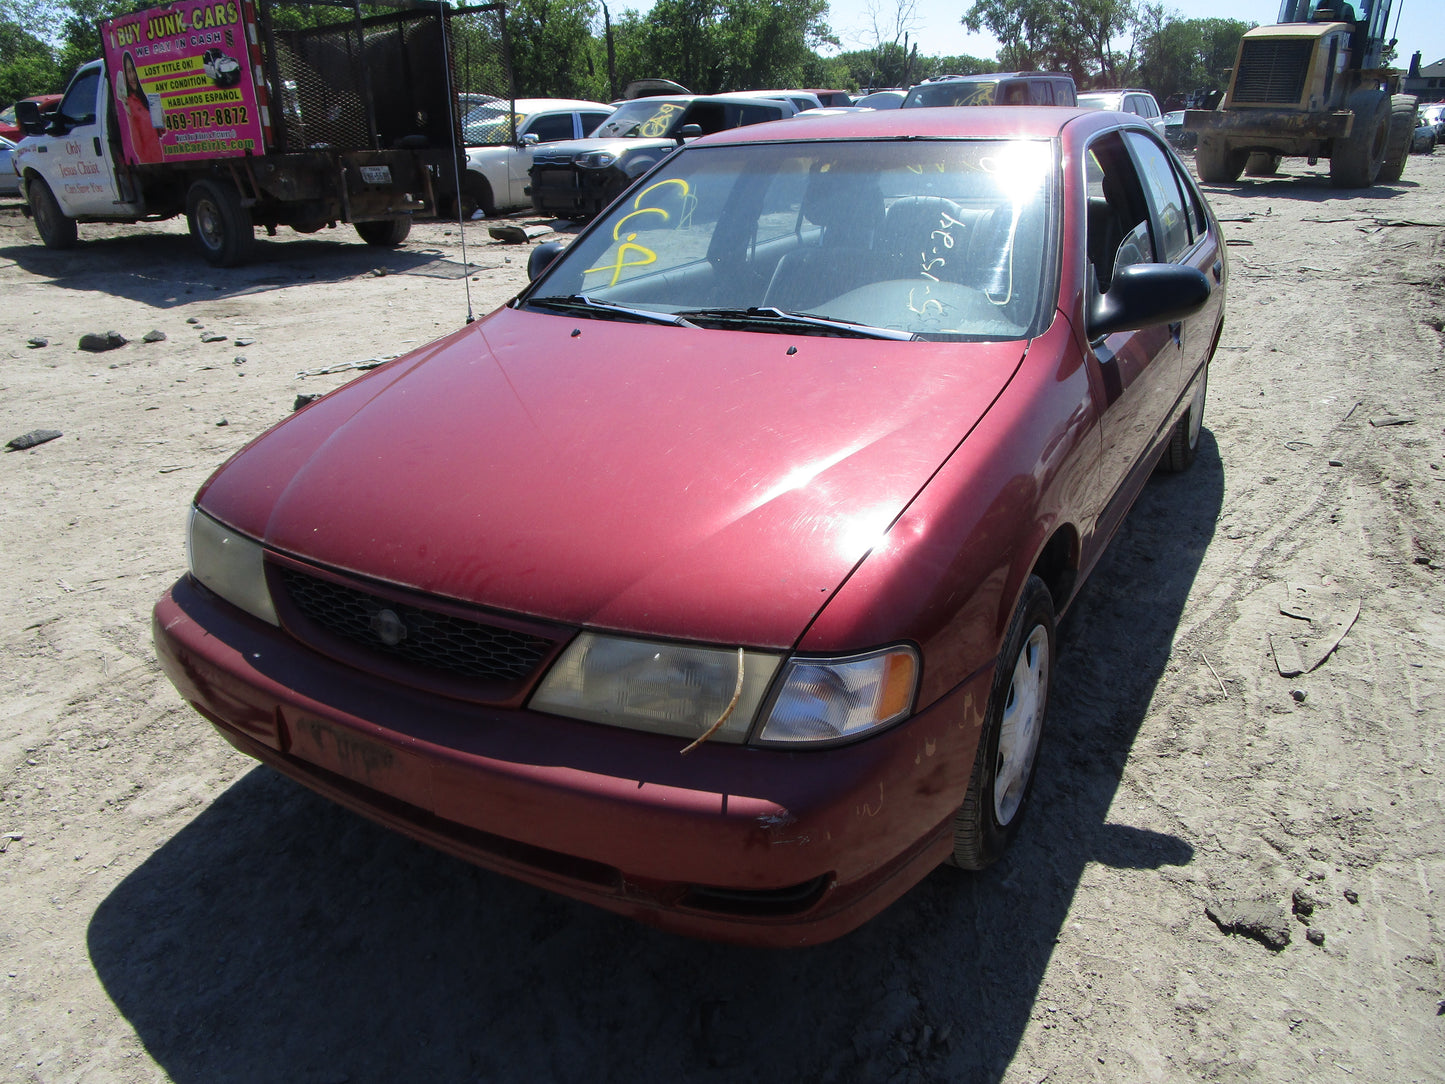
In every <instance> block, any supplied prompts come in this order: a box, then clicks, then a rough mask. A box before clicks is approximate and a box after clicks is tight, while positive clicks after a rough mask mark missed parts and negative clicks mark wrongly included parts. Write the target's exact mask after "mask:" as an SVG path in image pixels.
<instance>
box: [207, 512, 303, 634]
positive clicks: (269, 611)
mask: <svg viewBox="0 0 1445 1084" xmlns="http://www.w3.org/2000/svg"><path fill="white" fill-rule="evenodd" d="M186 563H187V564H188V565H190V569H191V575H192V576H194V577H195V578H196V579H198V580H200V581H201V582H202V583H203V584H205V585H206V586H207V587H209V588H210V589H211V590H212V591H214V592H216V594H218V595H220V596H221V597H222V598H223V599H225V600H226V601H227V602H229V603H231V604H232V605H233V606H238V607H240V608H241V609H243V610H245V611H246V612H247V613H248V614H250V615H251V616H252V617H259V618H260V619H261V620H262V621H266V622H269V623H270V624H272V625H279V624H280V623H281V622H280V621H278V620H277V618H276V608H275V607H274V606H273V605H272V604H271V593H270V592H269V591H268V590H267V589H266V572H265V569H264V568H263V567H262V560H261V544H260V543H259V542H257V541H255V540H254V539H251V538H247V537H246V536H245V535H243V534H237V533H236V532H235V531H233V530H231V529H230V528H229V527H223V526H222V525H221V524H220V523H217V522H216V521H215V520H214V519H212V518H211V517H210V516H208V515H206V514H205V513H204V512H202V511H201V510H200V509H199V508H197V507H196V506H195V505H192V506H191V520H190V523H189V525H188V527H187V530H186Z"/></svg>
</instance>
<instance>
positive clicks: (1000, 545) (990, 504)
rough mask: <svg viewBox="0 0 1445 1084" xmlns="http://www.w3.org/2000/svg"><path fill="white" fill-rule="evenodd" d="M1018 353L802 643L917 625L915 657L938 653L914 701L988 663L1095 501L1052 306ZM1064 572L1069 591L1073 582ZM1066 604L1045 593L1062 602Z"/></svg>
mask: <svg viewBox="0 0 1445 1084" xmlns="http://www.w3.org/2000/svg"><path fill="white" fill-rule="evenodd" d="M1024 350H1025V351H1026V352H1024V356H1023V357H1022V359H1021V362H1020V364H1019V366H1018V369H1017V370H1016V372H1015V374H1014V375H1013V377H1012V379H1011V380H1010V381H1009V383H1008V385H1007V386H1006V387H1005V388H1004V390H1003V392H1002V393H1001V394H1000V395H999V396H998V399H997V400H995V402H994V404H993V406H992V407H991V408H990V409H989V411H988V412H987V413H986V414H985V415H984V416H983V418H981V419H980V421H979V423H978V424H977V425H976V426H975V427H974V429H973V430H972V431H971V432H970V433H969V434H968V435H967V436H965V437H964V439H963V441H962V442H961V443H960V444H959V445H958V447H957V448H956V449H955V450H954V452H953V453H952V454H951V455H950V456H949V458H948V459H947V461H946V462H944V463H943V464H942V465H941V466H940V467H939V469H938V471H937V472H936V473H935V474H934V476H933V477H932V479H930V481H929V482H928V484H927V485H926V486H925V487H924V488H923V489H922V490H921V491H920V492H919V493H918V494H917V495H916V496H915V497H914V499H913V500H912V501H911V502H910V504H909V505H908V507H907V508H905V509H904V511H903V513H902V514H901V515H900V516H899V517H898V519H897V520H895V522H894V523H893V524H892V526H891V527H890V529H889V530H888V532H887V534H886V536H885V537H884V538H883V539H881V540H880V542H879V544H878V545H876V546H875V547H874V548H873V550H871V551H870V553H869V554H868V555H867V556H866V557H865V558H864V559H863V560H862V561H861V562H860V563H859V565H858V566H857V567H856V568H855V569H854V570H853V572H852V573H851V574H850V575H849V576H848V577H847V579H846V580H845V581H844V583H843V584H842V585H841V586H840V587H839V588H838V589H837V590H836V591H835V592H834V593H833V594H832V596H831V597H830V598H829V599H828V601H827V603H826V604H825V605H824V606H823V607H822V609H821V611H820V612H819V614H818V616H817V618H815V620H814V622H813V624H812V625H811V626H810V628H809V629H808V631H807V633H806V634H805V635H804V636H803V638H802V639H801V641H800V642H799V644H798V649H799V650H800V651H803V652H807V651H810V650H822V649H823V646H824V645H830V646H831V648H832V649H834V650H836V649H837V647H838V645H845V646H846V647H847V648H850V649H852V648H856V649H857V650H864V649H867V648H870V647H876V646H877V645H879V644H885V643H889V642H896V641H897V640H898V639H900V630H901V629H904V628H917V629H922V630H925V631H924V635H923V637H922V641H923V642H921V643H920V646H921V647H922V648H923V653H924V657H925V658H928V659H930V660H943V662H942V664H941V665H932V666H931V667H930V669H929V670H928V671H927V672H925V673H924V675H923V678H922V683H921V686H920V690H919V697H918V707H919V708H920V709H921V708H923V707H925V706H926V705H928V704H930V703H932V702H933V701H935V700H937V699H938V698H939V697H941V696H943V695H945V694H946V693H947V692H948V691H949V690H950V689H952V688H955V687H956V686H957V685H958V684H959V683H960V682H962V681H964V680H966V679H967V678H968V677H969V676H970V675H972V674H974V673H976V672H977V671H978V670H980V669H981V668H983V667H986V666H991V665H992V663H993V661H994V659H995V657H996V656H997V653H998V650H999V645H1000V643H1001V642H1002V639H1003V636H1004V633H1005V631H1006V629H1007V626H1008V621H1009V618H1010V616H1011V615H1012V613H1013V608H1014V606H1015V604H1016V603H1017V600H1018V597H1019V595H1020V593H1021V592H1022V590H1023V585H1024V583H1025V581H1026V580H1027V579H1028V576H1029V574H1030V573H1031V572H1032V571H1033V570H1034V568H1035V567H1036V566H1037V565H1038V564H1039V560H1040V556H1041V555H1042V554H1043V553H1044V551H1045V549H1046V547H1047V546H1048V544H1049V541H1050V539H1051V538H1053V537H1054V535H1055V534H1056V533H1057V532H1058V531H1059V530H1060V529H1066V530H1070V531H1072V532H1073V533H1074V534H1075V535H1081V534H1083V533H1084V531H1085V525H1084V524H1085V523H1087V521H1088V520H1089V518H1090V516H1091V515H1092V513H1093V506H1094V505H1095V504H1097V503H1098V502H1099V501H1100V499H1101V495H1100V494H1099V492H1098V475H1099V458H1100V455H1101V453H1102V442H1101V439H1100V435H1099V429H1098V423H1097V418H1096V415H1095V413H1094V406H1093V398H1092V395H1091V394H1090V389H1089V382H1088V376H1087V373H1086V371H1085V368H1084V364H1083V359H1082V357H1081V356H1080V354H1079V352H1078V350H1077V348H1076V347H1075V345H1074V338H1073V331H1072V329H1071V328H1070V326H1069V324H1068V321H1066V320H1064V319H1062V318H1057V317H1056V318H1055V320H1054V322H1053V325H1052V326H1051V327H1050V328H1049V329H1048V330H1047V331H1046V332H1045V333H1044V334H1043V335H1041V336H1039V337H1038V338H1037V339H1035V340H1032V341H1031V342H1030V343H1028V344H1026V346H1025V347H1024ZM1081 521H1084V523H1081ZM1070 548H1071V552H1070V554H1069V559H1070V560H1071V561H1072V562H1074V564H1077V561H1078V547H1077V545H1071V547H1070ZM1062 582H1064V583H1065V584H1066V595H1071V594H1072V592H1073V589H1074V586H1075V584H1074V581H1073V580H1071V579H1069V578H1068V577H1064V578H1063V581H1062ZM1067 601H1068V598H1067V597H1064V598H1056V603H1057V605H1058V608H1059V609H1062V608H1063V607H1064V606H1065V605H1066V604H1067Z"/></svg>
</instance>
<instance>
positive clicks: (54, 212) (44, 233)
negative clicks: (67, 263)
mask: <svg viewBox="0 0 1445 1084" xmlns="http://www.w3.org/2000/svg"><path fill="white" fill-rule="evenodd" d="M25 193H26V198H27V199H28V200H29V201H30V213H31V214H32V215H33V216H34V217H35V231H36V232H37V233H39V234H40V240H41V241H42V242H44V244H45V247H46V248H71V247H73V246H74V245H75V241H76V238H77V237H78V236H79V232H78V231H77V230H76V228H75V219H73V218H71V217H70V216H69V215H68V214H66V213H65V212H64V211H62V210H61V209H60V204H59V203H57V202H56V200H55V196H54V194H53V193H52V192H51V191H50V186H49V185H48V184H46V183H45V182H44V181H43V180H42V179H41V178H39V177H31V178H30V180H29V182H28V183H27V185H26V189H25Z"/></svg>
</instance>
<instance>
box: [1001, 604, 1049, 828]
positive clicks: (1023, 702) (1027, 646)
mask: <svg viewBox="0 0 1445 1084" xmlns="http://www.w3.org/2000/svg"><path fill="white" fill-rule="evenodd" d="M1048 685H1049V637H1048V633H1047V632H1046V631H1045V630H1044V627H1043V626H1042V625H1035V626H1034V628H1033V631H1031V632H1030V633H1029V638H1028V639H1027V640H1025V641H1024V646H1023V650H1022V651H1020V652H1019V656H1018V659H1017V660H1016V661H1015V662H1014V671H1013V677H1011V678H1010V679H1009V687H1008V696H1007V698H1006V699H1005V700H1004V709H1003V718H1002V719H1001V720H1000V721H999V733H998V760H997V761H996V762H995V764H994V777H993V816H994V820H996V821H997V822H998V824H999V825H1000V826H1001V827H1002V826H1007V825H1008V824H1010V823H1011V822H1012V821H1013V819H1014V817H1015V816H1017V815H1018V811H1019V806H1021V805H1023V800H1024V792H1025V791H1026V790H1027V789H1028V785H1029V777H1030V776H1032V775H1033V771H1034V755H1035V754H1036V753H1037V752H1038V749H1039V735H1040V734H1041V733H1042V730H1043V722H1044V718H1043V716H1044V708H1045V706H1046V705H1045V693H1046V690H1047V689H1048Z"/></svg>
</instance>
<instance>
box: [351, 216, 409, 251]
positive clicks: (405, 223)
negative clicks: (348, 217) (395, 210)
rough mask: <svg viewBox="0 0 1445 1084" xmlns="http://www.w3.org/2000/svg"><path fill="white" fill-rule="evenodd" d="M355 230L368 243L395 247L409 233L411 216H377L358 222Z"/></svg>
mask: <svg viewBox="0 0 1445 1084" xmlns="http://www.w3.org/2000/svg"><path fill="white" fill-rule="evenodd" d="M356 232H357V233H359V234H360V235H361V239H362V240H363V241H365V242H366V243H367V244H368V245H377V246H378V247H381V248H395V247H396V246H397V245H399V244H401V243H402V242H403V241H405V240H406V238H407V235H408V234H410V233H411V216H410V215H408V216H407V217H406V218H378V219H376V220H375V221H372V222H358V223H357V224H356Z"/></svg>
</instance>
